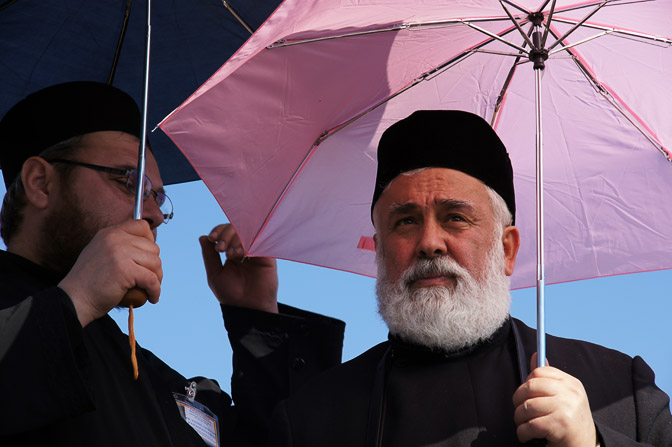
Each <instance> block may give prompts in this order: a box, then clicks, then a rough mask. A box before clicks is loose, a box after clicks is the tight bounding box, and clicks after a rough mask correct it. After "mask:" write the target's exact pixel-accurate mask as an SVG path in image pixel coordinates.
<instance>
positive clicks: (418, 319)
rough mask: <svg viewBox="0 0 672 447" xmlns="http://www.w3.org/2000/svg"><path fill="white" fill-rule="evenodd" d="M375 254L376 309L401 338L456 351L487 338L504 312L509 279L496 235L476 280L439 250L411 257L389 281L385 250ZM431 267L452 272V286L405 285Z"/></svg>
mask: <svg viewBox="0 0 672 447" xmlns="http://www.w3.org/2000/svg"><path fill="white" fill-rule="evenodd" d="M377 256H378V281H377V282H376V296H377V298H378V313H379V314H380V316H381V317H382V318H383V321H385V323H386V324H387V327H388V328H389V329H390V332H391V333H392V334H394V335H398V336H400V337H401V338H402V339H404V340H406V341H409V342H413V343H417V344H420V345H423V346H427V347H430V348H439V349H444V350H448V351H455V350H459V349H462V348H466V347H468V346H472V345H475V344H476V343H478V342H480V341H483V340H487V339H488V338H490V337H491V336H492V334H494V332H495V331H496V330H497V329H498V328H499V327H500V326H501V325H502V324H503V323H504V321H505V320H506V319H507V318H508V316H509V308H510V305H511V295H510V293H509V285H510V280H509V277H508V276H506V273H505V271H504V249H503V247H502V244H501V242H500V238H495V243H494V244H493V246H492V248H491V249H490V250H489V252H488V255H487V256H488V259H487V264H486V269H485V271H484V272H483V275H482V276H483V277H482V278H480V279H479V280H477V279H475V278H474V277H473V276H471V275H470V274H469V272H468V271H467V270H466V269H464V268H463V267H462V266H460V265H459V264H458V263H457V262H455V261H454V260H453V259H450V258H449V257H447V256H441V257H438V258H433V259H422V260H420V261H418V262H416V263H415V264H414V265H413V266H411V267H409V268H408V269H407V270H406V271H405V272H404V273H403V274H402V276H401V278H400V279H399V281H397V282H396V283H391V282H390V281H389V280H388V278H387V272H386V270H385V262H384V259H383V256H384V254H383V253H382V252H379V253H377ZM430 272H431V273H434V274H435V273H440V274H442V275H446V276H454V277H455V281H456V286H455V287H454V289H451V288H448V287H443V286H435V287H423V288H419V289H415V290H411V289H410V287H409V284H410V283H411V282H412V281H413V280H414V279H416V278H418V277H420V276H423V273H424V274H425V275H426V274H427V273H430Z"/></svg>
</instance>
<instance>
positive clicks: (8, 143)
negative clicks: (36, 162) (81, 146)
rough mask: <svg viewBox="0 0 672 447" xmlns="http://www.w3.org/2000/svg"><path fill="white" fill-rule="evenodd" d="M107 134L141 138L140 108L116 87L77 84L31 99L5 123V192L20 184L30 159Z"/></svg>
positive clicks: (1, 140) (0, 137) (1, 158)
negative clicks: (81, 138) (68, 142)
mask: <svg viewBox="0 0 672 447" xmlns="http://www.w3.org/2000/svg"><path fill="white" fill-rule="evenodd" d="M104 130H118V131H121V132H126V133H128V134H131V135H134V136H136V137H138V138H140V135H141V116H140V110H139V109H138V106H137V104H136V103H135V101H134V100H133V98H131V97H130V96H129V95H128V94H126V93H124V92H123V91H121V90H119V89H118V88H116V87H112V86H109V85H107V84H102V83H98V82H89V81H77V82H67V83H64V84H58V85H54V86H51V87H47V88H45V89H42V90H39V91H37V92H35V93H32V94H30V95H28V96H27V97H25V98H24V99H23V100H21V101H20V102H18V103H17V104H16V105H15V106H14V107H12V108H11V109H10V110H9V112H7V114H6V115H5V116H4V117H3V118H2V121H0V168H2V175H3V177H4V179H5V186H6V187H9V185H11V184H12V183H13V182H14V179H16V177H17V176H18V175H19V174H20V173H21V168H22V167H23V163H24V162H25V161H26V160H27V159H28V158H30V157H32V156H35V155H38V154H40V153H41V152H42V151H44V150H45V149H48V148H50V147H51V146H53V145H55V144H58V143H60V142H62V141H65V140H67V139H69V138H72V137H76V136H79V135H84V134H86V133H91V132H99V131H104Z"/></svg>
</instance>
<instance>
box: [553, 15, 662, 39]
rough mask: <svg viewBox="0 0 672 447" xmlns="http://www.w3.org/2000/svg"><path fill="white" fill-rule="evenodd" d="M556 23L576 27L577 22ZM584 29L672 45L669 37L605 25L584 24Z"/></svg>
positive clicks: (564, 20)
mask: <svg viewBox="0 0 672 447" xmlns="http://www.w3.org/2000/svg"><path fill="white" fill-rule="evenodd" d="M555 21H556V22H561V23H567V24H570V25H574V24H576V23H577V22H576V21H575V20H571V19H565V18H557V17H556V19H555ZM583 26H584V27H586V28H593V29H598V30H603V31H610V32H612V33H617V34H623V35H626V36H629V37H637V38H640V39H645V40H653V41H655V42H663V43H666V44H672V39H670V38H667V37H661V36H654V35H653V34H645V33H638V32H636V31H630V30H625V29H620V28H614V27H609V26H604V25H597V24H594V23H584V24H583Z"/></svg>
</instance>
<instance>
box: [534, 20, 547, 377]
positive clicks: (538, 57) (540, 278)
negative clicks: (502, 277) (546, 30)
mask: <svg viewBox="0 0 672 447" xmlns="http://www.w3.org/2000/svg"><path fill="white" fill-rule="evenodd" d="M530 20H531V21H532V23H533V25H534V32H533V33H532V42H533V44H534V47H533V49H532V50H531V51H530V60H531V61H532V62H534V96H535V103H534V107H535V118H536V142H535V143H536V170H537V172H536V174H537V175H536V180H537V183H536V186H537V367H542V366H545V365H546V303H545V297H544V292H545V287H546V278H545V272H544V170H543V165H544V163H543V159H544V144H543V143H544V140H543V135H542V125H541V124H542V120H541V74H542V71H543V69H544V66H545V61H546V59H547V58H548V51H546V50H544V48H543V45H544V42H543V36H542V26H541V25H542V23H543V15H542V14H540V13H535V14H531V15H530Z"/></svg>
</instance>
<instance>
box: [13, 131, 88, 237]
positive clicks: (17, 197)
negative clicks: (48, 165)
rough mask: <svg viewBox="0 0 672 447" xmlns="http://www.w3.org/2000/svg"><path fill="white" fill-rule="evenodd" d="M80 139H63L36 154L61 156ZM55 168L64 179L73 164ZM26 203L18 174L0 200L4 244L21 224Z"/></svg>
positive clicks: (47, 157) (58, 165)
mask: <svg viewBox="0 0 672 447" xmlns="http://www.w3.org/2000/svg"><path fill="white" fill-rule="evenodd" d="M80 140H81V136H76V137H72V138H68V139H67V140H65V141H62V142H60V143H57V144H55V145H53V146H51V147H50V148H47V149H45V150H44V151H42V152H41V153H40V154H39V155H38V156H39V157H41V158H43V159H45V160H47V161H49V160H53V159H55V158H60V157H63V156H65V155H66V154H69V153H71V152H72V151H73V150H74V149H75V148H77V147H78V146H79V143H80ZM55 168H56V169H57V171H58V172H59V173H60V174H61V178H62V179H64V180H66V179H67V178H68V176H69V175H70V172H71V171H72V169H73V168H74V166H73V165H68V164H64V163H58V164H57V165H55ZM27 203H28V201H27V199H26V190H25V189H24V186H23V181H22V180H21V175H18V176H17V177H16V179H15V180H14V182H12V184H11V185H9V188H7V192H6V193H5V197H4V199H3V200H2V210H0V236H1V237H2V240H3V241H4V242H5V245H8V244H9V241H10V240H11V239H12V237H13V236H14V234H16V232H17V230H18V229H19V227H20V226H21V222H22V221H23V209H24V208H25V206H26V204H27Z"/></svg>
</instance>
